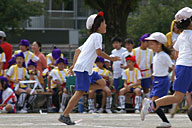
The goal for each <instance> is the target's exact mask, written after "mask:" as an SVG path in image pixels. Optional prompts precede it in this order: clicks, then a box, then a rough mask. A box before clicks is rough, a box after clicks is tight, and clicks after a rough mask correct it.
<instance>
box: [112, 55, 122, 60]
mask: <svg viewBox="0 0 192 128" xmlns="http://www.w3.org/2000/svg"><path fill="white" fill-rule="evenodd" d="M111 61H121V59H120V57H118V56H114V57H111Z"/></svg>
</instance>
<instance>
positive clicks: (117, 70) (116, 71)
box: [111, 47, 127, 78]
mask: <svg viewBox="0 0 192 128" xmlns="http://www.w3.org/2000/svg"><path fill="white" fill-rule="evenodd" d="M126 51H127V49H126V48H124V47H121V49H119V50H117V49H113V50H112V52H111V55H113V56H118V57H120V58H121V55H122V53H124V52H126ZM120 64H121V61H114V62H113V75H114V76H113V77H114V78H119V77H121V73H122V69H121V67H120Z"/></svg>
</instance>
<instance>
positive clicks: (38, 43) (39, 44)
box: [34, 41, 41, 52]
mask: <svg viewBox="0 0 192 128" xmlns="http://www.w3.org/2000/svg"><path fill="white" fill-rule="evenodd" d="M34 42H36V43H37V45H38V46H39V47H40V50H39V51H40V52H41V43H40V42H39V41H34Z"/></svg>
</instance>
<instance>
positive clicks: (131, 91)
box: [129, 88, 141, 93]
mask: <svg viewBox="0 0 192 128" xmlns="http://www.w3.org/2000/svg"><path fill="white" fill-rule="evenodd" d="M135 89H136V88H131V89H130V91H129V92H130V93H133V91H134V90H135ZM139 89H141V88H139Z"/></svg>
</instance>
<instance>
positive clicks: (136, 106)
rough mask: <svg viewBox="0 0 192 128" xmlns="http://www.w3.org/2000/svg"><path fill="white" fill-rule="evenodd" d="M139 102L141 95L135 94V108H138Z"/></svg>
mask: <svg viewBox="0 0 192 128" xmlns="http://www.w3.org/2000/svg"><path fill="white" fill-rule="evenodd" d="M141 102H142V97H141V96H135V104H136V105H135V109H137V110H140V106H141Z"/></svg>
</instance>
